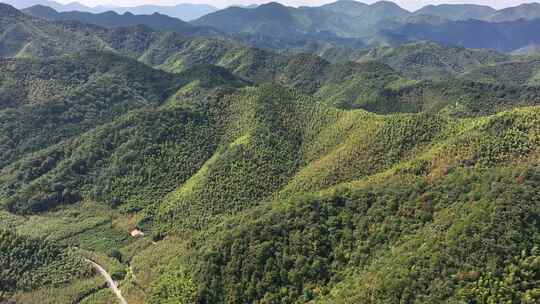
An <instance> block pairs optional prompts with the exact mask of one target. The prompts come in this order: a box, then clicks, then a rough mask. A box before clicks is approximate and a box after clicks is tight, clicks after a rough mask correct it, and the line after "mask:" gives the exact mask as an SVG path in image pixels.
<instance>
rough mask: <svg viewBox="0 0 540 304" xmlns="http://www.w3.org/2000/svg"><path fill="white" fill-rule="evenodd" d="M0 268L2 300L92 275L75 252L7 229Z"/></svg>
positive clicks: (1, 233)
mask: <svg viewBox="0 0 540 304" xmlns="http://www.w3.org/2000/svg"><path fill="white" fill-rule="evenodd" d="M0 266H1V267H0V269H1V270H0V300H2V299H4V297H6V296H8V295H9V293H12V292H15V291H24V290H32V289H35V288H37V287H42V286H50V285H52V286H60V285H62V284H65V283H67V282H70V281H72V280H73V279H76V278H80V277H85V276H89V275H91V274H92V271H91V268H90V267H89V266H88V265H87V263H86V262H84V261H83V260H82V258H81V257H80V256H76V255H75V254H74V253H73V252H70V251H68V250H66V249H65V248H62V247H59V246H57V245H55V244H52V243H50V242H47V241H43V240H33V239H29V238H27V237H22V236H17V235H16V234H15V233H13V232H10V231H8V230H4V229H0Z"/></svg>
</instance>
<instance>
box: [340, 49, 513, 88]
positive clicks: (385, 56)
mask: <svg viewBox="0 0 540 304" xmlns="http://www.w3.org/2000/svg"><path fill="white" fill-rule="evenodd" d="M350 59H351V60H353V61H358V62H364V61H377V62H381V63H384V64H388V65H389V66H391V67H392V68H394V69H396V70H398V71H401V72H402V73H403V74H404V75H406V76H407V77H409V78H414V79H446V78H449V77H452V76H456V75H459V74H461V73H464V72H466V71H468V70H470V69H472V68H476V67H480V66H485V65H492V64H495V63H500V62H505V61H510V60H511V57H510V56H509V55H504V54H499V53H497V52H495V51H490V50H483V49H478V50H475V49H466V48H463V47H442V46H440V45H438V44H435V43H432V42H418V43H412V44H406V45H402V46H399V47H396V48H390V47H383V48H375V49H372V50H369V51H367V52H366V53H364V54H362V55H361V56H357V57H356V58H350Z"/></svg>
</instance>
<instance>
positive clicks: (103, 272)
mask: <svg viewBox="0 0 540 304" xmlns="http://www.w3.org/2000/svg"><path fill="white" fill-rule="evenodd" d="M85 260H86V261H87V262H88V263H90V264H92V266H94V268H95V269H96V270H97V271H99V273H100V274H101V275H102V276H103V277H104V278H105V280H107V285H109V288H110V289H111V290H112V291H113V293H114V294H115V295H116V297H117V298H118V301H119V302H120V304H128V302H127V301H126V299H125V298H124V297H123V296H122V292H121V291H120V289H118V286H116V283H115V282H114V280H113V279H112V278H111V276H110V275H109V273H108V272H107V270H105V268H103V267H101V265H99V264H97V263H96V262H94V261H92V260H89V259H85Z"/></svg>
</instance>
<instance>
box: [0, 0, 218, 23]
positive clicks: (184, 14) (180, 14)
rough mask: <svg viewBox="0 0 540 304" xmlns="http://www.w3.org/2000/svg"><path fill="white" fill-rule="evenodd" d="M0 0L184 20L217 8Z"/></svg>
mask: <svg viewBox="0 0 540 304" xmlns="http://www.w3.org/2000/svg"><path fill="white" fill-rule="evenodd" d="M2 2H4V3H7V4H10V5H13V6H14V7H16V8H19V9H24V8H29V7H31V6H36V5H42V6H48V7H50V8H53V9H55V10H56V11H59V12H73V11H79V12H88V13H95V14H99V13H105V12H109V11H114V12H116V13H118V14H124V13H127V12H130V13H132V14H134V15H152V14H154V13H159V14H163V15H167V16H170V17H173V18H178V19H181V20H184V21H190V20H194V19H197V18H199V17H201V16H204V15H206V14H209V13H211V12H214V11H217V10H218V9H217V8H215V7H213V6H211V5H207V4H190V3H182V4H177V5H174V6H162V5H140V6H133V7H122V6H102V5H100V6H95V7H89V6H86V5H83V4H80V3H78V2H70V3H67V4H62V3H59V2H56V1H53V0H4V1H2Z"/></svg>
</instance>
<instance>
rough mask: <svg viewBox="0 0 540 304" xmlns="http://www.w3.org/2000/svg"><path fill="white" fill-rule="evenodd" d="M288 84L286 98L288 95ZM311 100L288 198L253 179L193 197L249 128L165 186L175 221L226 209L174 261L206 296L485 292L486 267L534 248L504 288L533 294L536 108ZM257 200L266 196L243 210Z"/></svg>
mask: <svg viewBox="0 0 540 304" xmlns="http://www.w3.org/2000/svg"><path fill="white" fill-rule="evenodd" d="M267 94H268V93H267ZM269 94H275V93H269ZM283 97H284V98H285V100H284V99H283V98H280V99H279V100H280V101H281V103H283V102H286V100H287V99H288V98H286V97H285V96H283ZM323 107H324V106H323ZM292 113H294V111H293V112H292ZM310 113H312V114H310V115H307V117H309V119H307V120H306V122H307V123H305V124H303V123H302V122H299V123H300V125H299V126H296V127H295V130H299V131H300V134H299V135H301V136H300V138H299V139H300V142H301V143H302V145H301V147H302V149H301V150H300V151H301V152H302V154H301V155H300V156H296V157H299V161H297V162H293V163H297V164H299V167H298V169H297V170H296V172H297V173H296V174H295V175H294V177H293V178H292V180H291V182H290V183H289V184H287V185H286V186H285V187H284V188H283V189H284V192H282V193H280V194H279V195H278V198H277V199H276V196H275V195H268V194H267V193H266V194H263V196H262V197H266V199H264V198H263V199H262V201H261V198H260V197H261V196H259V197H258V198H257V199H253V198H252V199H249V196H248V197H246V196H245V195H246V194H247V195H249V194H250V192H246V191H245V190H244V191H233V192H231V194H232V195H233V199H232V200H231V197H227V198H226V199H225V198H224V199H223V201H220V200H219V199H218V200H216V201H215V202H219V203H218V204H216V205H212V208H211V209H210V210H208V209H204V208H202V206H204V205H201V206H199V204H198V203H196V205H193V204H190V203H188V202H200V201H201V199H200V198H201V197H206V196H207V195H209V194H205V193H204V192H203V191H202V189H205V187H207V186H208V185H211V183H214V182H216V181H218V180H220V178H218V177H219V176H221V177H223V176H224V175H225V176H227V174H229V172H230V171H227V170H225V171H221V170H219V169H218V168H219V167H220V166H223V165H224V164H225V162H226V161H229V160H230V159H231V156H228V154H229V153H232V151H235V150H236V151H238V150H240V151H245V152H244V153H249V151H250V150H251V149H250V148H249V147H250V145H251V143H250V142H251V140H254V139H251V140H250V141H247V139H244V138H242V137H239V138H242V140H238V141H235V143H234V147H233V146H230V147H229V149H231V152H226V150H225V151H224V153H225V154H221V155H220V156H219V157H217V158H215V159H212V160H211V163H210V164H208V167H206V168H204V170H203V171H202V172H200V173H198V174H197V176H196V178H195V179H194V180H191V181H189V182H188V183H186V184H185V185H184V186H182V187H181V188H179V189H178V190H177V192H174V193H173V194H171V196H169V197H167V198H166V199H165V201H164V202H165V205H164V206H165V207H164V209H163V210H162V211H160V212H161V213H162V215H161V216H160V217H158V218H159V219H160V222H163V221H166V222H169V224H168V225H167V226H165V227H168V228H167V229H173V230H175V231H177V232H178V231H180V232H185V231H186V229H187V231H191V230H192V229H201V228H203V227H205V225H208V221H209V222H214V221H215V222H219V220H217V219H216V216H218V215H219V216H220V217H223V214H224V213H225V214H226V215H229V216H225V223H223V224H221V225H218V226H217V227H215V228H210V229H209V231H207V232H202V233H201V234H200V236H199V237H195V239H193V240H192V241H191V242H190V244H189V245H188V246H191V247H190V248H191V249H190V250H192V251H191V253H189V254H187V255H186V256H185V257H184V259H177V260H175V261H174V262H173V263H172V264H170V265H169V266H168V267H172V268H174V267H176V268H177V269H184V271H180V274H179V275H178V277H177V278H178V280H186V281H187V280H189V282H191V284H192V285H194V287H192V288H193V289H190V290H196V291H197V293H196V299H197V301H202V302H206V303H221V302H226V301H239V302H257V301H269V302H275V301H280V302H283V303H307V302H310V301H313V300H319V301H320V302H321V303H324V302H325V300H326V301H336V302H338V303H347V301H348V300H347V299H351V298H354V299H355V302H356V301H358V302H365V301H367V302H369V301H370V300H369V299H371V301H372V302H373V303H378V302H383V303H394V301H395V299H396V298H397V299H402V300H403V301H414V300H420V299H422V300H423V299H425V300H426V301H430V302H441V301H442V302H444V301H449V300H450V301H451V300H459V299H464V298H468V299H475V298H476V297H481V291H479V290H475V289H474V287H473V286H474V284H475V283H474V282H476V280H481V278H484V277H487V276H488V275H489V272H492V273H495V274H496V276H497V278H498V277H499V275H500V276H501V277H502V276H503V275H504V271H505V269H506V267H510V263H512V261H514V259H520V258H521V257H520V255H519V252H520V251H521V250H525V253H524V255H525V256H523V258H526V259H528V260H529V261H530V263H533V264H532V265H525V264H524V265H522V267H524V268H523V270H520V271H523V273H521V272H520V276H523V277H520V279H519V280H522V282H524V285H521V286H523V287H519V288H518V287H513V288H514V289H512V290H513V291H512V292H514V293H515V295H512V294H508V293H507V294H505V296H517V297H525V298H527V299H532V300H530V301H529V302H530V303H534V301H535V299H537V296H536V295H535V294H534V288H536V287H535V286H537V285H535V284H536V283H534V279H533V277H534V275H533V276H532V277H531V276H528V275H527V274H526V273H525V272H526V271H533V273H538V269H537V267H536V266H535V265H536V264H534V263H535V262H533V261H536V260H537V259H538V257H537V252H536V251H534V250H535V249H533V246H534V245H533V244H535V243H536V242H538V237H539V236H538V226H537V225H538V222H537V219H536V217H537V215H538V212H539V209H538V207H539V205H538V202H539V200H538V199H539V198H538V194H539V193H538V189H537V187H535V186H534V185H535V182H536V180H537V179H538V168H537V167H536V166H535V160H536V159H537V158H538V156H539V154H538V153H539V151H538V148H537V147H538V132H539V131H540V130H539V129H538V119H539V118H540V116H539V112H538V108H524V109H521V110H516V111H511V112H505V113H500V114H498V115H495V116H492V117H484V118H479V119H472V120H471V119H467V120H455V119H449V118H448V117H445V116H438V115H436V116H428V115H424V114H421V115H397V116H396V115H392V116H376V115H373V114H370V113H366V112H362V111H356V112H339V111H338V112H336V111H334V110H331V109H328V110H327V111H324V110H322V109H320V110H317V111H315V112H310ZM293 115H294V114H293ZM304 115H305V114H304ZM312 115H316V116H312ZM278 117H282V116H281V115H280V116H278ZM315 117H316V118H315ZM312 118H313V119H312ZM282 119H284V118H281V119H278V120H277V122H279V121H284V120H282ZM294 121H295V120H294V119H293V120H291V122H294ZM312 122H316V123H315V124H312ZM338 130H339V131H338ZM370 130H374V132H370ZM336 132H338V133H336ZM279 134H281V133H279ZM337 134H339V135H337ZM239 135H240V134H239ZM250 138H251V137H250ZM237 145H238V146H237ZM259 146H260V145H259ZM241 147H242V148H241ZM234 148H235V149H234ZM260 149H261V153H264V152H263V151H264V150H265V149H263V148H262V147H261V148H260ZM226 155H227V156H226ZM262 155H265V154H262ZM278 159H282V158H278ZM247 160H249V161H252V160H253V158H247ZM285 161H287V160H286V159H285ZM227 167H228V166H227ZM262 167H263V168H266V167H265V166H262ZM232 168H235V169H239V168H238V167H232ZM230 174H231V175H235V176H237V177H238V178H240V179H241V178H242V176H243V174H238V175H237V174H236V173H232V172H231V173H230ZM262 178H264V176H263V177H262ZM252 179H253V177H250V178H249V179H248V180H252ZM257 180H258V179H255V181H257ZM246 182H247V180H246V181H244V182H243V183H242V182H239V183H233V184H231V186H235V187H239V186H240V187H242V186H243V185H244V183H246ZM267 182H268V180H267ZM268 185H274V184H273V183H269V184H268ZM338 185H339V187H334V186H338ZM488 185H491V186H488ZM493 187H495V189H494V188H493ZM328 188H330V189H329V190H326V191H323V192H317V191H319V190H324V189H328ZM263 189H268V188H263ZM270 189H271V188H270ZM237 190H239V189H237ZM212 193H216V192H212ZM219 193H222V192H219ZM224 193H229V192H228V191H227V192H224ZM301 193H308V194H304V195H301ZM220 198H221V197H220ZM272 200H274V202H273V203H264V202H265V201H272ZM202 201H203V202H204V201H205V200H202ZM231 202H234V203H233V204H232V205H230V204H231ZM172 206H174V208H172ZM247 206H260V207H257V208H255V209H252V210H251V211H248V212H247V213H242V212H240V213H238V212H239V211H240V210H242V209H244V208H246V207H247ZM162 208H163V207H162ZM233 210H234V211H233ZM185 214H189V215H190V216H189V217H185V216H182V215H185ZM201 218H202V219H204V220H203V221H202V222H201ZM226 218H228V219H226ZM194 219H198V221H196V222H194ZM507 225H510V226H507ZM171 227H172V228H171ZM225 227H227V228H226V229H225ZM508 227H511V228H508ZM508 229H510V230H508ZM518 235H519V236H520V237H518V238H516V237H515V236H518ZM495 236H497V237H495ZM422 244H424V245H422ZM479 244H483V245H479ZM421 245H422V246H425V247H422V246H421ZM486 246H487V247H486ZM394 248H395V249H394ZM418 248H421V251H420V252H418ZM495 248H498V250H494V249H495ZM394 250H396V251H394ZM416 256H422V257H425V259H422V260H418V259H416V258H415V257H416ZM432 259H434V260H432ZM425 261H426V262H425ZM430 261H432V262H430ZM193 265H194V266H193ZM190 267H194V268H193V269H192V270H189V269H190ZM394 269H397V271H394ZM534 271H536V272H534ZM473 272H475V273H474V274H472V273H473ZM400 274H403V276H401V275H400ZM469 275H471V277H468V276H469ZM358 277H361V278H365V279H362V280H358V279H357V278H358ZM370 277H373V278H374V279H373V281H371V280H369V279H368V278H370ZM163 279H164V280H165V279H169V280H170V279H171V278H170V277H168V276H166V277H164V278H163ZM469 280H470V281H469ZM525 282H526V283H525ZM527 284H531V285H527ZM159 286H160V287H159V289H156V290H155V292H162V291H163V290H168V288H167V287H166V286H168V285H167V283H166V281H163V282H162V283H161V284H160V285H159ZM397 286H402V287H397ZM529 286H530V287H529ZM401 288H403V289H405V290H407V292H406V293H401V292H400V290H402V289H401ZM487 288H493V292H496V289H495V288H496V287H487ZM521 288H522V289H521ZM373 291H375V293H373ZM160 294H161V296H162V297H163V296H167V293H160ZM174 295H175V294H171V296H174ZM162 299H163V298H162ZM531 301H532V302H531Z"/></svg>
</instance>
